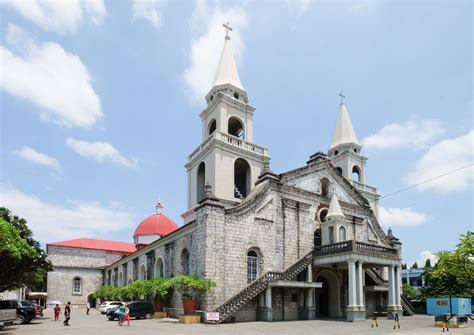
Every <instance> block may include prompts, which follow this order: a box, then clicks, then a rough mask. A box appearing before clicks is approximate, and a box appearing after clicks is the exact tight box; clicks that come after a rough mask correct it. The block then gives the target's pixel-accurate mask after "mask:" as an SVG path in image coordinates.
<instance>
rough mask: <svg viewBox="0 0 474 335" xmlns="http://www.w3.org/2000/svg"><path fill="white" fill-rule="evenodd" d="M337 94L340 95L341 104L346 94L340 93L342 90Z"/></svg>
mask: <svg viewBox="0 0 474 335" xmlns="http://www.w3.org/2000/svg"><path fill="white" fill-rule="evenodd" d="M339 96H340V97H341V104H343V103H344V99H345V98H346V96H345V95H344V94H343V93H342V91H341V93H339Z"/></svg>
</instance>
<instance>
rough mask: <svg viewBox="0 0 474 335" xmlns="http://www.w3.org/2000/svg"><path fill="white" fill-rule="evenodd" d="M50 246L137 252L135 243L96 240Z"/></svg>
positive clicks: (74, 241) (85, 239)
mask: <svg viewBox="0 0 474 335" xmlns="http://www.w3.org/2000/svg"><path fill="white" fill-rule="evenodd" d="M48 245H52V246H59V247H71V248H81V249H96V250H106V251H117V252H122V253H127V254H128V253H132V252H134V251H136V250H137V248H135V244H133V243H126V242H116V241H106V240H96V239H94V238H79V239H76V240H68V241H61V242H54V243H48Z"/></svg>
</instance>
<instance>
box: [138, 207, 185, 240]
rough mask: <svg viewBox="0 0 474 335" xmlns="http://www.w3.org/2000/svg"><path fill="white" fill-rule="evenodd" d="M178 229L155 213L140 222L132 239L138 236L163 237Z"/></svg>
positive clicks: (165, 218)
mask: <svg viewBox="0 0 474 335" xmlns="http://www.w3.org/2000/svg"><path fill="white" fill-rule="evenodd" d="M178 228H179V227H178V225H177V224H176V223H175V222H174V221H173V220H171V219H169V218H167V217H166V216H165V215H163V214H161V213H155V214H153V215H150V216H149V217H147V218H146V219H145V220H143V221H142V222H140V224H139V225H138V227H137V229H135V233H134V234H133V238H135V237H137V236H138V235H160V236H165V235H168V234H169V233H172V232H173V231H175V230H176V229H178Z"/></svg>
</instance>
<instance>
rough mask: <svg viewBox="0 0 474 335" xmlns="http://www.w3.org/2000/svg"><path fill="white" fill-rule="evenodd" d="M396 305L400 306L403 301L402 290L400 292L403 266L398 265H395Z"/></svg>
mask: <svg viewBox="0 0 474 335" xmlns="http://www.w3.org/2000/svg"><path fill="white" fill-rule="evenodd" d="M395 279H396V280H395V305H397V306H400V305H401V304H402V302H401V297H400V295H401V292H400V284H401V280H402V267H401V266H400V265H397V266H396V267H395Z"/></svg>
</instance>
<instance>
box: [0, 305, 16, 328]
mask: <svg viewBox="0 0 474 335" xmlns="http://www.w3.org/2000/svg"><path fill="white" fill-rule="evenodd" d="M17 307H18V301H16V300H0V330H3V328H4V327H5V326H11V325H12V324H13V323H14V322H15V321H16V309H17Z"/></svg>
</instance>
